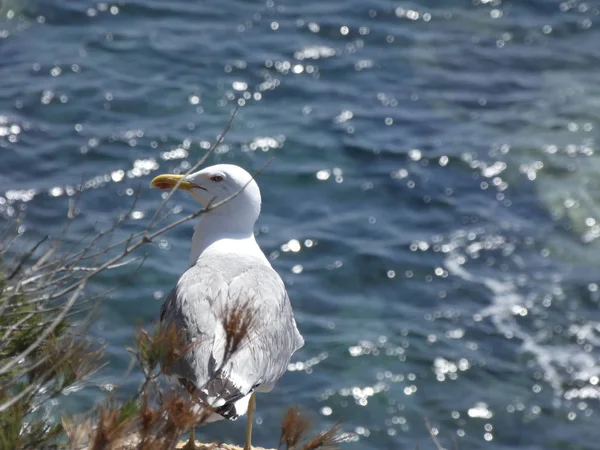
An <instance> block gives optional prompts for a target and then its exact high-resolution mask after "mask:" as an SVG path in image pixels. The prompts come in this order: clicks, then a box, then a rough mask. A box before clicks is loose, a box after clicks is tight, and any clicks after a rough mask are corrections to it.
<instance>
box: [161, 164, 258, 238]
mask: <svg viewBox="0 0 600 450" xmlns="http://www.w3.org/2000/svg"><path fill="white" fill-rule="evenodd" d="M182 179H183V180H182ZM180 180H182V181H181V182H180V183H179V186H178V189H181V190H184V191H188V192H189V193H190V194H191V195H192V197H193V198H194V199H195V200H196V201H198V202H199V203H200V204H201V205H202V207H204V208H210V207H212V206H214V205H216V204H217V203H219V202H221V201H223V200H225V199H227V198H229V200H227V201H226V202H225V203H223V204H221V205H219V206H217V207H215V208H214V209H211V210H210V211H208V212H207V213H206V216H207V217H208V216H221V217H222V216H227V217H228V220H227V222H228V223H227V224H226V223H223V226H226V225H227V226H232V225H233V226H234V227H236V228H238V229H239V231H246V230H245V229H249V230H250V231H251V230H252V229H253V227H254V223H255V222H256V220H257V219H258V216H259V214H260V205H261V198H260V190H259V189H258V184H256V181H254V179H253V178H252V175H250V174H249V173H248V172H246V171H245V170H244V169H242V168H241V167H238V166H234V165H232V164H218V165H215V166H210V167H206V168H205V169H202V170H200V171H199V172H195V173H191V174H189V175H186V176H184V175H172V174H165V175H159V176H157V177H156V178H154V179H153V180H152V182H151V184H150V186H151V187H156V188H158V189H172V188H173V187H175V186H176V185H177V183H178V182H179V181H180ZM236 194H237V195H236ZM232 196H234V197H232ZM230 197H232V198H230ZM215 218H216V217H215ZM242 228H243V229H244V230H242Z"/></svg>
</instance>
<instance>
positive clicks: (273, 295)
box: [161, 255, 304, 406]
mask: <svg viewBox="0 0 600 450" xmlns="http://www.w3.org/2000/svg"><path fill="white" fill-rule="evenodd" d="M236 304H244V305H247V307H248V308H251V309H252V312H253V320H252V327H251V329H250V331H249V333H248V335H247V336H245V337H244V338H243V339H242V341H241V343H240V345H239V348H238V350H237V351H236V352H235V353H233V355H232V356H231V357H229V358H228V360H227V361H223V359H224V355H225V347H226V335H225V330H224V328H223V322H222V317H223V313H224V311H226V310H227V309H228V308H229V309H230V308H231V307H232V306H234V305H236ZM171 324H173V325H175V326H176V327H177V329H178V330H181V332H182V333H183V336H184V339H185V340H186V342H187V343H189V344H190V345H189V350H188V351H187V352H186V353H185V355H184V357H183V358H181V359H179V360H178V361H176V362H175V363H174V364H172V365H171V366H170V367H164V368H163V370H164V371H165V372H166V373H167V374H169V375H175V376H177V377H179V378H180V379H183V380H184V385H185V383H189V382H191V383H193V384H194V385H195V386H196V387H197V388H198V389H199V391H200V392H201V394H202V395H201V397H203V398H204V400H205V401H207V402H208V403H209V404H212V405H215V406H221V405H226V404H227V403H231V402H234V401H236V400H238V399H239V398H241V397H243V396H245V395H247V394H248V393H249V392H251V391H252V390H254V389H255V388H257V387H258V386H260V385H263V386H264V387H266V388H268V387H271V386H272V385H273V384H274V383H275V382H276V381H277V380H278V379H279V378H280V377H281V376H282V375H283V373H284V372H285V370H286V368H287V365H288V363H289V361H290V358H291V356H292V354H293V353H294V352H295V351H296V350H298V349H299V348H300V347H302V345H303V344H304V340H303V339H302V336H301V335H300V333H299V332H298V329H297V327H296V322H295V320H294V317H293V313H292V308H291V305H290V301H289V298H288V296H287V293H286V291H285V287H284V285H283V282H282V280H281V278H280V277H279V275H278V274H277V273H276V272H275V271H274V270H273V269H272V268H271V267H270V266H267V265H265V264H264V263H263V262H262V261H260V260H258V259H255V258H251V257H247V258H244V257H242V258H240V256H239V255H220V256H218V257H212V258H211V257H206V258H200V260H199V261H198V263H197V264H196V265H195V266H193V267H191V268H190V269H188V270H187V272H186V273H185V274H184V275H183V276H182V277H181V279H180V280H179V283H178V284H177V287H176V288H175V289H173V291H172V292H171V294H170V295H169V297H168V299H167V301H166V302H165V304H164V305H163V308H162V310H161V326H169V325H171Z"/></svg>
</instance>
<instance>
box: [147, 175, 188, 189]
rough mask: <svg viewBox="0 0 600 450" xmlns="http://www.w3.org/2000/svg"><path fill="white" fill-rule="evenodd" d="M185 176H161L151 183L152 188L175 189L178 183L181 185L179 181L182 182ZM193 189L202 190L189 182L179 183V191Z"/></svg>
mask: <svg viewBox="0 0 600 450" xmlns="http://www.w3.org/2000/svg"><path fill="white" fill-rule="evenodd" d="M184 176H185V175H173V174H170V173H166V174H163V175H159V176H157V177H156V178H154V179H153V180H152V181H151V182H150V187H151V188H152V187H154V188H158V189H173V188H174V187H175V186H176V185H177V183H179V180H181V179H182V178H183V177H184ZM193 188H200V186H198V185H196V184H194V183H190V182H189V181H182V182H181V183H179V186H177V189H182V190H184V191H189V190H190V189H193Z"/></svg>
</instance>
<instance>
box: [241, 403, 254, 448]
mask: <svg viewBox="0 0 600 450" xmlns="http://www.w3.org/2000/svg"><path fill="white" fill-rule="evenodd" d="M255 395H256V394H254V392H253V393H252V396H251V397H250V403H248V413H247V414H248V422H247V425H246V445H244V450H251V449H252V445H251V444H250V442H251V440H252V416H253V415H254V410H255V409H256V398H255Z"/></svg>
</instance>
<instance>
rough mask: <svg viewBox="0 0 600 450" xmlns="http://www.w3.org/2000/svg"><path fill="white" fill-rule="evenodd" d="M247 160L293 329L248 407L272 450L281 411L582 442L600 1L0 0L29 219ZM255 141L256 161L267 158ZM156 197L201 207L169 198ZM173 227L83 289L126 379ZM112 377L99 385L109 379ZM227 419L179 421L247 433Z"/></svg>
mask: <svg viewBox="0 0 600 450" xmlns="http://www.w3.org/2000/svg"><path fill="white" fill-rule="evenodd" d="M236 105H240V109H239V112H238V114H237V117H236V118H235V120H234V122H233V127H232V130H231V131H230V132H229V133H228V134H227V136H226V138H225V141H224V142H223V143H222V144H221V145H219V146H218V148H217V149H216V151H215V153H214V154H213V155H212V156H211V157H210V158H209V160H208V162H207V163H219V162H226V163H234V164H238V165H240V166H242V167H244V168H246V169H248V170H249V171H257V170H260V169H263V168H264V170H263V171H262V172H261V173H260V175H259V176H258V182H259V185H260V187H261V189H262V194H263V212H262V215H261V217H260V219H259V222H258V223H257V227H256V235H257V239H258V242H259V244H260V245H261V247H262V248H263V249H264V251H265V253H266V254H267V255H269V257H270V259H271V261H272V264H273V266H274V267H275V268H276V270H277V271H278V272H279V273H280V274H281V276H282V277H283V279H284V280H285V282H286V284H287V286H288V291H289V295H290V298H291V300H292V303H293V306H294V309H295V311H296V318H297V321H298V324H299V328H300V330H301V331H302V333H303V334H304V336H305V339H306V345H305V346H304V348H302V349H301V350H300V351H299V352H297V353H296V355H295V356H294V358H293V361H292V363H291V365H290V367H289V372H288V373H287V374H286V375H285V377H284V378H283V379H282V380H281V382H280V383H279V385H278V387H277V388H276V390H275V391H274V392H273V393H270V394H264V395H260V396H259V397H258V411H257V414H256V425H255V435H254V436H255V438H254V439H255V442H256V443H257V444H260V445H264V446H266V447H269V446H271V447H275V446H276V445H277V442H278V436H279V421H280V419H281V417H282V415H283V414H284V412H285V410H286V409H287V407H289V406H291V405H293V404H299V405H301V406H302V408H303V409H304V410H306V411H308V412H309V414H311V415H312V417H313V422H314V426H315V430H316V431H318V430H321V429H323V428H325V427H328V426H331V425H333V424H335V423H337V422H341V423H342V424H343V427H344V430H346V431H348V432H351V433H354V438H353V442H350V443H348V444H346V445H345V446H344V448H347V449H348V450H354V449H361V450H371V449H373V450H374V449H414V448H416V446H417V445H419V446H420V448H422V449H433V448H435V447H434V442H433V441H432V439H431V437H430V436H429V431H428V430H427V428H426V426H425V419H426V418H427V419H428V421H429V423H430V426H431V431H432V433H433V434H435V435H436V437H437V438H438V439H439V440H440V443H441V445H443V446H445V447H446V448H459V449H469V450H470V449H494V450H500V449H523V450H542V449H544V450H546V449H548V450H549V449H578V450H583V449H590V450H592V449H598V448H599V447H600V443H599V442H600V427H599V424H600V410H599V408H600V361H599V359H600V310H599V306H600V287H599V285H600V240H599V239H598V238H599V237H600V153H599V152H598V142H597V138H598V132H599V130H600V2H598V1H590V2H582V1H572V0H568V1H564V2H563V1H554V0H535V1H534V0H512V1H511V0H443V1H442V0H422V1H418V2H417V1H384V0H330V1H322V0H321V1H315V0H306V1H293V0H267V1H259V0H256V1H254V0H244V1H242V0H219V1H216V0H168V1H167V0H162V1H160V0H123V1H118V2H107V3H102V2H97V1H89V0H2V1H0V210H1V213H2V215H3V217H4V220H9V219H10V216H14V215H15V214H18V213H19V211H20V210H22V209H23V208H26V212H27V216H26V217H27V219H26V227H27V233H26V235H27V236H30V239H31V240H32V241H35V239H36V238H37V237H38V236H42V235H44V234H52V235H57V234H58V233H59V232H60V230H61V227H62V225H63V223H64V221H65V219H66V211H67V201H68V199H69V198H70V196H73V194H74V192H75V191H76V190H77V186H79V185H81V184H82V185H83V186H84V192H83V194H82V195H81V201H80V203H79V209H80V214H79V217H78V219H77V221H76V225H74V226H73V227H72V228H71V229H70V231H69V233H68V235H67V236H66V237H65V239H66V240H67V241H72V242H76V241H78V240H79V239H81V238H82V237H84V234H85V233H87V232H89V231H90V230H104V229H107V228H109V227H110V226H111V224H112V223H113V222H114V221H115V219H116V218H117V217H118V216H119V215H120V214H124V213H125V212H127V210H128V208H129V207H130V206H131V204H132V201H133V199H134V198H135V197H136V191H137V192H139V195H138V196H139V199H138V202H137V204H136V205H135V207H134V210H133V211H132V213H131V219H132V220H131V221H130V222H129V223H128V224H127V225H126V226H125V227H123V228H122V229H119V230H117V232H116V236H115V239H118V238H123V237H126V236H127V235H128V233H131V232H134V231H140V230H142V229H143V228H144V227H145V226H146V225H147V223H148V221H149V220H150V218H151V217H152V215H153V214H154V212H155V211H156V208H157V207H158V205H159V204H160V202H161V200H162V197H161V192H159V191H157V190H150V189H149V187H148V185H149V182H150V180H151V179H152V177H153V176H155V175H157V174H159V173H163V172H172V171H185V170H186V169H187V168H189V167H190V165H192V164H194V163H195V162H196V161H198V160H199V159H200V158H201V157H202V156H203V155H204V153H205V152H206V149H207V148H208V147H209V146H210V144H212V143H214V142H215V139H216V137H217V136H218V135H219V134H220V133H221V130H222V129H223V127H224V126H225V125H226V123H227V121H228V120H229V117H230V115H231V113H232V111H233V109H234V107H235V106H236ZM272 157H275V159H274V160H273V161H272V162H271V163H270V164H269V165H268V166H267V167H264V166H265V164H267V162H268V161H269V160H270V159H271V158H272ZM168 208H170V210H171V211H172V212H173V215H172V216H171V217H169V218H166V219H165V222H163V223H168V222H169V221H173V220H175V219H177V218H178V217H182V215H183V214H188V213H191V212H193V211H195V210H196V209H197V205H196V204H194V202H193V201H192V200H191V199H190V198H188V197H187V195H186V194H185V193H177V195H176V196H174V197H173V198H172V199H171V200H170V201H169V204H168ZM192 226H193V224H192V223H187V224H183V225H181V226H180V227H178V228H176V229H174V230H171V231H169V232H168V233H166V234H165V235H164V236H162V237H161V239H159V242H158V243H157V244H156V245H153V246H149V247H147V248H145V249H141V250H140V252H141V253H139V254H145V255H147V259H146V261H145V263H144V265H143V266H142V268H141V269H139V271H138V272H136V273H135V276H133V278H132V279H128V278H126V277H125V276H124V274H123V272H122V271H117V273H108V274H105V275H103V276H102V277H99V278H97V279H96V280H95V281H94V283H93V285H92V288H93V289H95V290H102V289H108V288H116V290H115V291H114V292H113V293H112V294H110V296H109V297H108V298H106V299H105V301H104V303H103V305H102V307H101V309H100V310H99V313H98V318H97V322H96V324H95V326H94V328H93V333H94V338H95V339H97V341H98V342H99V343H100V344H103V345H106V346H107V352H108V358H109V361H110V364H109V366H108V367H107V368H105V369H104V370H103V371H102V372H101V374H100V375H98V376H97V378H96V380H95V382H94V384H93V385H91V386H88V387H86V388H85V389H82V390H80V391H78V392H74V393H72V395H70V396H68V397H67V398H66V399H65V401H64V402H63V403H62V404H60V405H59V406H60V407H61V408H66V409H67V410H69V411H71V410H85V409H87V408H89V407H90V406H91V405H93V403H94V402H95V401H97V400H98V399H99V398H101V397H103V396H104V395H105V394H106V393H107V392H117V394H115V395H117V396H119V395H121V396H125V395H128V394H131V393H133V392H135V391H136V389H137V388H138V385H139V382H140V380H141V377H140V376H139V374H138V373H137V372H135V371H134V373H133V375H131V376H130V377H129V378H126V379H125V380H123V379H122V377H123V375H124V374H125V372H126V371H127V368H128V366H129V363H130V361H131V355H130V354H129V353H128V352H127V349H126V348H127V347H129V346H131V345H132V342H133V336H134V331H135V329H136V327H139V326H144V327H151V326H152V324H153V323H154V322H155V320H156V319H157V316H158V312H159V308H160V306H161V304H162V302H163V301H164V299H165V296H166V295H167V294H168V292H169V291H170V289H171V288H172V287H173V286H174V284H175V283H176V281H177V279H178V277H179V275H180V274H181V273H182V272H183V271H184V270H185V269H186V266H187V259H188V252H189V250H190V241H191V233H192ZM117 386H118V387H117ZM244 425H245V423H244V420H239V421H237V422H234V423H230V422H221V423H218V424H214V425H209V426H206V427H204V428H202V429H200V430H199V434H200V436H201V437H202V438H203V439H206V440H212V439H221V440H228V441H233V442H238V443H241V442H243V436H244Z"/></svg>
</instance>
